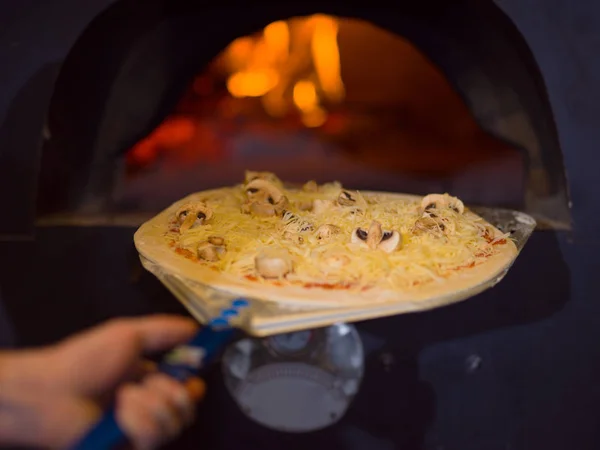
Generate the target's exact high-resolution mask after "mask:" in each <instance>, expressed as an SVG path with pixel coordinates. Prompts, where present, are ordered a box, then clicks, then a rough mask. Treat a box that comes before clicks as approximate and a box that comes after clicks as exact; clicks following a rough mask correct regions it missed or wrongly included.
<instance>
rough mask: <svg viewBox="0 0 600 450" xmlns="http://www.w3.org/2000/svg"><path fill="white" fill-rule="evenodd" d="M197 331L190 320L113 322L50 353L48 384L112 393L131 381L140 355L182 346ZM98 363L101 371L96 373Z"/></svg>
mask: <svg viewBox="0 0 600 450" xmlns="http://www.w3.org/2000/svg"><path fill="white" fill-rule="evenodd" d="M196 329H197V324H196V323H195V322H194V321H193V320H191V319H188V318H184V317H176V316H167V315H157V316H150V317H142V318H130V319H117V320H112V321H110V322H108V323H106V324H104V325H101V326H98V327H95V328H93V329H91V330H89V331H87V332H85V333H81V334H79V335H76V336H75V337H73V338H70V339H68V340H67V341H65V342H63V343H62V344H60V345H58V346H56V347H53V348H52V349H51V351H48V352H47V353H49V357H50V358H51V359H52V361H53V363H52V364H49V365H48V366H49V367H48V368H47V370H46V371H45V375H46V378H47V379H48V380H49V382H48V384H49V385H51V386H54V387H56V388H60V387H62V388H64V389H68V390H69V391H71V392H72V391H73V390H76V391H77V392H79V393H82V394H85V395H98V394H99V393H100V392H103V391H112V390H113V389H115V388H116V386H117V385H119V384H120V383H121V382H123V380H126V379H128V375H129V374H130V372H131V370H135V368H136V365H137V364H139V360H140V355H141V354H143V353H145V352H151V351H158V350H165V349H169V348H171V347H173V346H175V345H177V344H180V343H183V342H185V341H187V340H188V339H189V338H190V337H191V336H192V335H193V334H194V332H195V331H196ZM99 359H102V365H103V368H102V370H96V369H95V367H96V365H97V361H98V360H99Z"/></svg>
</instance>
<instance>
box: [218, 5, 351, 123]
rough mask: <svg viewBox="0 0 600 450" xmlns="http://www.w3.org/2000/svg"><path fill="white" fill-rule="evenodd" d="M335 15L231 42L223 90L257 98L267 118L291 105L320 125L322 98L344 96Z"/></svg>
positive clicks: (282, 24)
mask: <svg viewBox="0 0 600 450" xmlns="http://www.w3.org/2000/svg"><path fill="white" fill-rule="evenodd" d="M337 37H338V22H337V19H335V18H333V17H329V16H325V15H322V14H318V15H314V16H311V17H308V18H296V19H291V20H289V21H283V20H279V21H276V22H273V23H270V24H269V25H267V26H266V27H265V28H264V29H263V31H262V33H261V34H260V35H259V36H256V37H244V38H239V39H236V40H235V41H233V42H232V43H231V44H230V45H229V46H228V47H227V48H226V50H225V52H224V56H223V62H224V64H223V66H224V67H226V68H227V69H226V70H228V71H229V76H228V79H227V90H228V91H229V93H230V94H231V95H232V96H233V97H236V98H243V97H260V99H261V103H262V106H263V108H264V110H265V112H266V113H267V114H269V115H270V116H272V117H282V116H284V115H285V114H286V113H288V112H289V110H290V109H291V108H293V109H296V111H297V112H298V113H299V114H300V116H301V119H302V122H303V123H304V124H305V125H306V126H311V127H318V126H321V125H322V124H323V123H325V121H326V119H327V112H326V111H325V108H324V106H323V105H322V102H323V101H327V102H330V103H339V102H341V101H342V100H343V98H344V84H343V82H342V78H341V67H340V54H339V49H338V42H337Z"/></svg>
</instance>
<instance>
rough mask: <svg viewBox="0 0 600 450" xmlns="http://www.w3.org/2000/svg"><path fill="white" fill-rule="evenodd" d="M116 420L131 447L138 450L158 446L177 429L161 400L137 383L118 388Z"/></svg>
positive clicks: (172, 415) (168, 409)
mask: <svg viewBox="0 0 600 450" xmlns="http://www.w3.org/2000/svg"><path fill="white" fill-rule="evenodd" d="M116 419H117V423H118V424H119V426H120V427H121V429H122V430H123V431H124V432H125V434H126V435H127V436H128V437H129V439H130V440H131V442H132V443H133V444H134V446H135V448H138V449H142V450H147V449H154V448H156V447H158V446H160V445H161V444H163V443H164V442H166V441H167V439H168V438H169V437H172V436H174V435H175V434H176V433H177V432H178V431H179V428H180V427H179V426H177V424H176V421H177V420H176V418H175V417H174V414H173V412H172V411H170V408H169V407H168V406H165V405H164V402H163V401H162V399H161V398H160V397H159V396H156V395H155V393H153V392H152V391H151V390H149V389H148V388H146V387H144V386H139V385H127V386H125V387H123V388H122V389H120V390H119V394H118V400H117V409H116Z"/></svg>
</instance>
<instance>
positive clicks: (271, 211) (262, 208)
mask: <svg viewBox="0 0 600 450" xmlns="http://www.w3.org/2000/svg"><path fill="white" fill-rule="evenodd" d="M249 208H250V212H251V213H252V214H254V215H255V216H259V217H272V216H275V215H276V214H277V212H276V211H275V206H274V205H272V204H271V203H265V202H251V203H250V204H249Z"/></svg>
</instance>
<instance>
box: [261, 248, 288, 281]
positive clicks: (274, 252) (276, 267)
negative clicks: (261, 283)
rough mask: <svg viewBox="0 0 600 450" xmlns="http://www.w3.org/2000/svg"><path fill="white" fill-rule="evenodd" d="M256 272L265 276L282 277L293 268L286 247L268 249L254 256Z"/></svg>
mask: <svg viewBox="0 0 600 450" xmlns="http://www.w3.org/2000/svg"><path fill="white" fill-rule="evenodd" d="M254 266H255V268H256V272H257V273H258V274H259V275H260V276H262V277H263V278H281V277H284V276H285V275H287V274H288V273H290V272H291V271H292V269H293V262H292V257H291V255H290V253H289V252H288V251H287V250H284V249H267V250H264V251H262V252H261V253H260V254H259V255H257V256H256V258H254Z"/></svg>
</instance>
